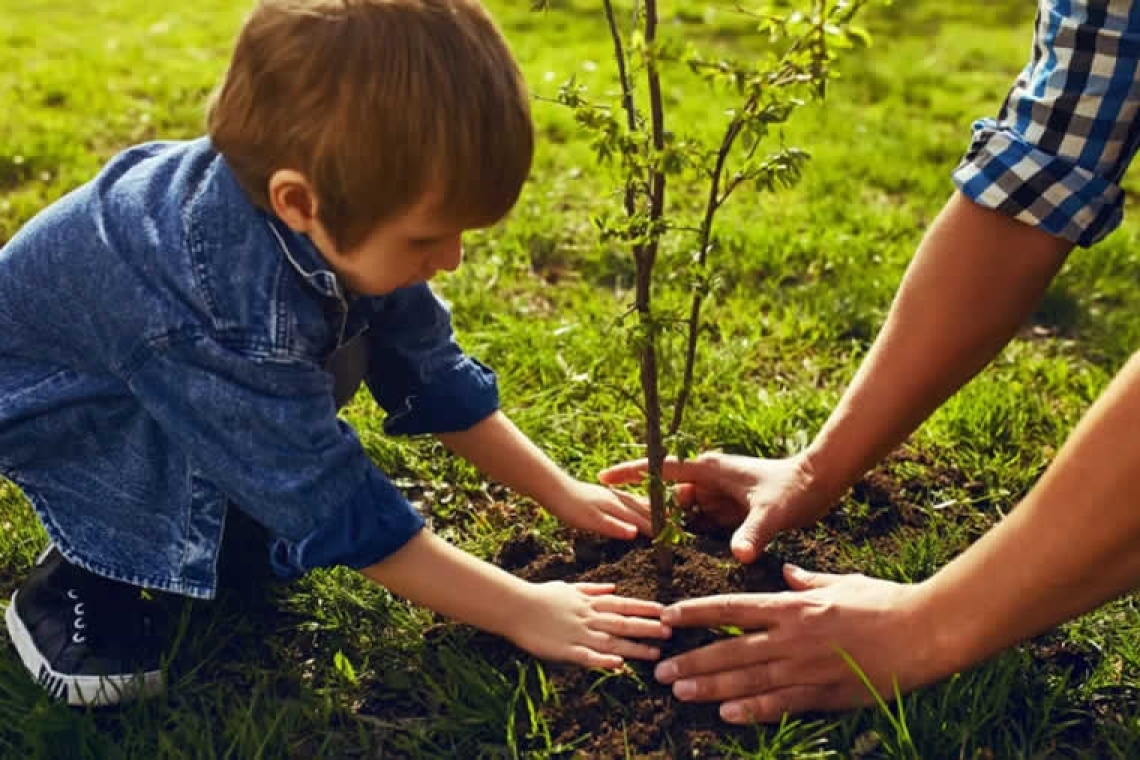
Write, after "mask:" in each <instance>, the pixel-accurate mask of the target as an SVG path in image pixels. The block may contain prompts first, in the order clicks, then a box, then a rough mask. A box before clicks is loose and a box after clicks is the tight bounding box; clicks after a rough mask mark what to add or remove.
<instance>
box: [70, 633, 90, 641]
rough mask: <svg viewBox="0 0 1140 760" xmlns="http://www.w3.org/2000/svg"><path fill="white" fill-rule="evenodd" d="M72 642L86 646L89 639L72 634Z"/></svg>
mask: <svg viewBox="0 0 1140 760" xmlns="http://www.w3.org/2000/svg"><path fill="white" fill-rule="evenodd" d="M71 640H72V641H74V642H75V643H76V644H84V643H86V642H87V637H86V636H84V635H82V634H80V633H73V634H71Z"/></svg>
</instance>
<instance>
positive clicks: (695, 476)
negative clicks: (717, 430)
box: [598, 452, 838, 562]
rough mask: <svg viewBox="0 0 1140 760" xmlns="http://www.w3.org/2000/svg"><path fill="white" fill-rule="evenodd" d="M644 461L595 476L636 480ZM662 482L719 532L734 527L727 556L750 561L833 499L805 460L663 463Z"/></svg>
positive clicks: (727, 457)
mask: <svg viewBox="0 0 1140 760" xmlns="http://www.w3.org/2000/svg"><path fill="white" fill-rule="evenodd" d="M648 468H649V465H648V462H647V460H645V459H640V460H636V461H632V462H625V463H623V464H618V465H614V466H613V467H609V468H607V469H605V470H602V472H600V473H599V474H598V479H599V480H600V481H601V482H602V483H605V484H606V485H610V486H617V485H622V484H627V483H636V482H639V481H641V480H642V479H643V478H644V477H645V474H646V472H648ZM663 477H664V478H665V479H666V480H672V481H676V482H677V483H678V486H677V501H678V503H679V504H680V505H681V506H682V507H684V508H687V509H690V510H699V511H700V513H701V515H702V516H706V517H708V518H709V519H710V520H711V521H713V522H715V523H716V524H718V525H721V526H723V527H736V531H735V533H734V534H733V536H732V553H733V555H735V557H736V558H737V559H738V560H740V561H741V562H753V561H754V560H755V559H756V558H757V557H758V556H760V552H762V551H763V550H764V548H765V547H766V546H767V545H768V543H769V542H771V540H772V539H773V538H774V537H775V536H776V534H777V533H779V532H780V531H783V530H787V529H789V528H802V527H804V526H806V525H810V524H812V523H813V522H815V521H816V520H818V519H819V518H820V517H822V516H823V515H824V514H825V513H826V512H827V510H828V509H830V508H831V506H832V505H833V504H834V503H835V501H836V499H837V498H838V494H836V493H834V491H833V489H831V488H829V487H825V486H824V485H823V483H822V482H821V481H820V480H819V479H818V478H817V477H816V473H815V471H814V469H813V468H812V466H811V464H810V462H809V461H808V459H807V457H805V456H803V455H798V456H793V457H789V458H787V459H756V458H753V457H745V456H735V455H732V454H721V453H717V452H708V453H705V454H701V455H700V456H698V457H696V458H695V459H687V460H684V461H680V460H677V459H675V458H673V457H669V458H668V459H666V460H665V467H664V472H663Z"/></svg>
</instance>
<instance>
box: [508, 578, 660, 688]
mask: <svg viewBox="0 0 1140 760" xmlns="http://www.w3.org/2000/svg"><path fill="white" fill-rule="evenodd" d="M531 589H532V591H533V596H532V599H531V600H530V602H531V603H530V604H529V605H528V606H529V609H528V610H526V611H524V614H520V615H517V616H515V619H516V620H517V621H518V622H517V625H516V629H515V630H511V631H508V632H507V633H506V635H507V638H509V639H510V640H511V641H513V642H514V643H515V644H516V645H517V646H519V647H520V648H522V649H525V650H526V651H528V652H530V653H531V654H533V655H534V656H535V657H541V658H542V659H546V660H558V661H561V662H571V663H574V664H576V665H584V666H585V667H588V668H610V669H616V668H620V667H621V666H622V663H624V662H625V659H626V658H631V659H637V660H656V659H657V658H658V657H660V656H661V650H660V649H658V648H657V647H655V646H651V645H649V644H643V643H639V642H636V641H630V639H633V638H652V639H667V638H669V636H670V634H671V633H672V631H671V630H670V628H669V626H667V625H665V624H664V623H662V622H661V621H660V620H658V619H657V618H658V617H659V616H660V615H661V610H662V605H660V604H658V603H657V602H647V601H643V600H641V599H630V598H627V597H621V596H612V595H611V594H610V592H612V591H613V590H614V585H613V584H612V583H575V584H570V583H564V582H562V581H552V582H550V583H541V584H531Z"/></svg>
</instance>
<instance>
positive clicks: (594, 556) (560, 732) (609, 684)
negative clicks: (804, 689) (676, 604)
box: [473, 535, 787, 757]
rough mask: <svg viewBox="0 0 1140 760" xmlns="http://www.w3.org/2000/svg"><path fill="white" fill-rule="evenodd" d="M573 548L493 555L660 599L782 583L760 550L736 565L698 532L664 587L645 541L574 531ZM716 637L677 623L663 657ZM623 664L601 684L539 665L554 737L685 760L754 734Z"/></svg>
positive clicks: (611, 751) (639, 666) (523, 546)
mask: <svg viewBox="0 0 1140 760" xmlns="http://www.w3.org/2000/svg"><path fill="white" fill-rule="evenodd" d="M572 547H573V548H572V550H571V551H568V552H567V553H565V554H561V555H552V554H549V553H546V552H544V550H543V548H542V547H541V546H540V545H539V544H538V542H537V541H535V540H534V539H532V538H524V539H522V540H520V541H518V542H515V543H513V544H509V545H507V546H505V547H504V548H503V551H502V552H501V553H500V556H499V561H500V563H501V564H502V565H503V566H504V567H506V568H507V569H509V570H512V571H514V572H515V573H516V574H518V575H520V576H522V577H524V578H527V579H528V580H533V581H551V580H564V581H586V582H609V583H615V584H616V585H617V590H616V592H615V593H617V594H620V595H622V596H632V597H637V598H642V599H656V600H657V601H660V602H663V603H669V602H672V601H677V600H680V599H686V598H692V597H698V596H708V595H711V594H722V593H732V592H740V591H778V590H782V589H785V588H787V586H786V585H785V583H784V581H783V576H782V574H781V572H780V560H778V559H776V558H775V557H771V556H766V557H764V558H763V559H761V560H760V561H758V562H757V563H755V564H753V565H741V564H740V563H739V562H737V561H736V560H734V559H733V558H732V556H731V555H730V554H729V552H728V548H727V547H728V542H727V541H726V540H724V539H723V538H722V537H719V536H717V537H713V536H700V537H697V538H696V539H695V540H694V541H692V542H691V543H689V544H687V545H685V546H681V547H679V548H678V549H677V550H676V553H675V556H674V567H673V580H672V583H671V584H669V586H668V587H667V588H665V589H663V588H661V587H660V586H659V581H658V574H657V566H656V562H655V558H654V551H653V547H652V546H651V545H649V544H648V542H646V541H640V542H637V543H634V544H632V545H630V544H626V543H623V542H618V541H609V540H600V539H596V538H594V537H591V536H581V535H577V536H573V537H572ZM785 559H787V558H785ZM720 635H723V634H718V633H716V632H713V631H710V630H700V629H684V630H683V629H678V630H677V631H675V632H674V634H673V637H672V639H670V641H669V642H668V643H667V645H666V646H665V647H664V648H663V651H662V656H663V657H667V656H669V655H670V654H674V653H679V652H682V651H686V650H689V649H692V648H694V647H698V646H702V645H704V644H707V643H710V642H712V641H713V640H714V639H716V638H717V637H718V636H720ZM473 643H474V644H475V645H476V646H478V647H479V648H480V653H481V654H483V655H484V656H487V657H488V658H489V659H491V660H492V661H498V660H502V659H504V658H511V657H515V656H517V651H516V650H513V647H511V646H510V645H509V644H506V643H505V642H502V641H500V640H496V639H492V638H490V637H488V638H482V637H480V638H479V640H478V641H477V643H476V642H473ZM496 650H498V651H496ZM630 667H631V668H632V669H633V670H634V671H635V673H636V674H637V676H638V678H636V679H634V678H613V679H608V680H605V681H603V682H601V684H600V685H599V684H598V681H599V677H598V674H597V672H591V671H588V670H584V669H582V668H575V667H562V666H552V667H549V668H548V670H547V675H548V677H549V678H550V680H551V681H552V682H553V684H554V686H555V688H556V689H557V692H558V694H559V696H560V709H559V710H557V712H556V714H554V715H551V716H549V718H550V719H551V723H550V731H551V735H552V736H553V738H554V740H555V742H556V743H562V742H567V743H568V742H572V741H574V740H576V739H579V738H580V737H582V736H587V737H589V738H588V740H587V743H585V744H580V745H578V746H577V747H576V751H577V752H580V753H581V754H582V755H583V756H586V757H625V756H627V754H629V753H632V754H633V756H635V757H650V756H667V757H693V756H696V755H704V754H707V750H708V749H711V748H714V747H716V746H717V745H718V744H721V743H723V742H724V741H725V740H726V739H728V738H730V734H732V733H733V732H736V733H737V734H738V736H739V738H741V739H742V740H744V739H747V738H748V737H753V736H754V735H755V732H754V731H752V730H751V729H731V728H729V727H727V726H726V724H724V723H723V722H722V721H721V720H720V718H719V717H718V715H717V707H716V705H715V704H692V703H684V702H680V701H678V700H676V699H674V698H673V696H672V693H671V692H670V691H669V689H668V687H665V686H662V685H660V684H658V683H657V682H656V680H654V678H653V673H652V665H651V664H647V663H631V666H630ZM702 750H706V751H704V752H702Z"/></svg>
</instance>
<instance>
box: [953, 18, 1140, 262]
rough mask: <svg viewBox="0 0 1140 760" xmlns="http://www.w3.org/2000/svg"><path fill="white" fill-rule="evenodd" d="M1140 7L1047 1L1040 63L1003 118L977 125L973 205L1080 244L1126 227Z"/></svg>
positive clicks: (1039, 31) (1025, 74) (1137, 107)
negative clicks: (1125, 182) (1124, 182)
mask: <svg viewBox="0 0 1140 760" xmlns="http://www.w3.org/2000/svg"><path fill="white" fill-rule="evenodd" d="M1138 75H1140V2H1132V1H1131V0H1088V1H1087V2H1083V1H1082V0H1040V2H1039V5H1038V11H1037V21H1036V30H1035V32H1034V39H1033V55H1032V58H1031V60H1030V61H1029V63H1028V64H1027V65H1026V67H1025V69H1024V70H1023V71H1022V72H1021V74H1020V76H1019V77H1018V78H1017V80H1016V81H1015V82H1014V84H1013V87H1012V89H1011V90H1010V92H1009V95H1008V96H1007V97H1006V100H1005V103H1004V104H1003V105H1002V107H1001V110H1000V111H999V113H998V116H997V118H996V119H982V120H979V121H977V122H975V123H974V125H973V131H974V134H973V141H972V143H971V145H970V147H969V150H968V151H967V153H966V155H965V157H964V158H963V159H962V162H961V163H960V164H959V165H958V167H957V168H956V169H955V170H954V173H953V180H954V184H955V185H957V187H958V189H959V190H961V191H962V193H963V194H965V195H966V196H967V197H969V198H970V199H971V200H973V201H974V202H975V203H978V204H979V205H981V206H984V207H986V208H991V209H994V210H996V211H998V212H1000V213H1003V214H1007V215H1009V216H1011V217H1013V218H1015V219H1017V220H1019V221H1022V222H1024V223H1026V224H1030V225H1032V226H1034V227H1038V228H1040V229H1042V230H1044V231H1046V232H1049V233H1051V234H1053V235H1057V236H1059V237H1062V238H1064V239H1066V240H1069V241H1071V242H1073V243H1075V244H1077V245H1081V246H1089V245H1092V244H1093V243H1095V242H1096V241H1098V240H1100V239H1101V238H1103V237H1104V236H1105V235H1107V234H1108V233H1110V232H1112V231H1113V230H1114V229H1116V227H1117V226H1118V225H1119V224H1120V220H1121V216H1122V209H1123V205H1124V193H1123V191H1122V190H1121V188H1120V178H1121V176H1122V175H1123V174H1124V170H1125V169H1126V168H1127V167H1128V164H1129V162H1130V161H1131V160H1132V156H1133V155H1134V154H1135V153H1136V150H1137V147H1138V143H1140V118H1138V116H1140V76H1138Z"/></svg>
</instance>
